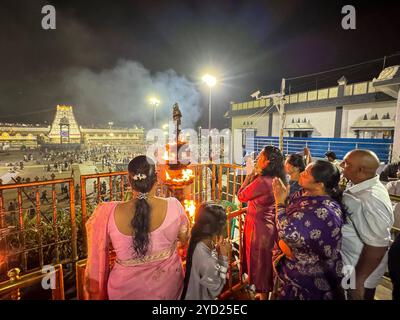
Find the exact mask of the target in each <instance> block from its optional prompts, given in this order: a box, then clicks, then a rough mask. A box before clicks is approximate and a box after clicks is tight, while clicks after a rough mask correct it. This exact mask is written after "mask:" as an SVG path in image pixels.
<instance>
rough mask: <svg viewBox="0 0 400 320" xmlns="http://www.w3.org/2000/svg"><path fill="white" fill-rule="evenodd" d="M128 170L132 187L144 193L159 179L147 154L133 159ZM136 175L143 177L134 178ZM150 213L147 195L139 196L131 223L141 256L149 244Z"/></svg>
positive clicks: (135, 243)
mask: <svg viewBox="0 0 400 320" xmlns="http://www.w3.org/2000/svg"><path fill="white" fill-rule="evenodd" d="M128 172H129V182H130V184H131V186H132V189H133V190H135V191H137V192H140V193H142V194H146V193H148V192H149V191H150V190H151V189H152V188H153V186H154V184H155V183H156V181H157V175H156V168H155V164H154V162H153V161H152V160H151V159H150V158H148V157H146V156H138V157H135V158H134V159H133V160H131V162H129V165H128ZM136 175H139V176H140V177H141V178H140V179H134V177H135V176H136ZM142 177H143V178H142ZM144 177H145V178H144ZM150 214H151V208H150V205H149V203H148V202H147V200H146V197H140V198H138V199H137V200H136V203H135V214H134V216H133V218H132V220H131V225H132V228H133V231H134V235H133V249H134V251H135V253H136V254H137V255H138V256H139V257H143V256H144V255H146V252H147V249H148V246H149V228H150Z"/></svg>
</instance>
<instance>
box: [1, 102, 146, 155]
mask: <svg viewBox="0 0 400 320" xmlns="http://www.w3.org/2000/svg"><path fill="white" fill-rule="evenodd" d="M143 141H144V129H143V128H137V127H135V128H113V127H112V126H109V127H104V128H100V127H94V128H89V127H82V126H79V125H78V122H77V121H76V118H75V116H74V112H73V107H72V106H67V105H57V107H56V113H55V116H54V120H53V122H52V124H51V125H50V126H41V125H28V124H20V125H16V124H0V150H20V149H36V148H38V147H40V146H48V147H57V146H58V147H59V146H62V147H73V146H76V147H79V146H81V145H85V146H92V147H96V146H98V147H101V146H105V145H136V144H143Z"/></svg>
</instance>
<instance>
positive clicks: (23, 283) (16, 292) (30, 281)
mask: <svg viewBox="0 0 400 320" xmlns="http://www.w3.org/2000/svg"><path fill="white" fill-rule="evenodd" d="M20 272H21V270H20V269H18V268H14V269H11V270H10V271H9V272H8V273H7V276H8V277H9V280H7V281H4V282H1V283H0V300H21V299H22V298H24V294H23V293H22V291H23V290H24V289H29V288H31V287H32V286H34V285H39V284H40V285H43V281H45V282H47V280H48V279H49V280H50V277H54V280H50V283H47V284H48V285H49V289H51V299H52V300H64V275H63V267H62V265H61V264H57V265H55V266H53V270H52V271H50V272H42V271H36V272H31V273H29V274H25V275H22V276H20ZM52 281H54V282H53V283H52ZM52 285H54V287H52ZM42 290H43V291H44V290H48V289H44V288H43V286H42ZM36 294H37V292H36Z"/></svg>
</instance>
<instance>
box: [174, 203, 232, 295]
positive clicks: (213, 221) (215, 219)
mask: <svg viewBox="0 0 400 320" xmlns="http://www.w3.org/2000/svg"><path fill="white" fill-rule="evenodd" d="M225 224H226V213H225V209H224V207H223V206H222V205H219V204H216V203H210V202H208V203H207V202H206V203H202V204H201V205H200V207H199V208H198V210H197V213H196V216H195V224H194V225H193V227H192V230H191V235H190V241H189V247H188V250H187V255H186V272H185V279H184V281H183V291H182V295H181V300H184V299H185V296H186V292H187V289H188V285H189V279H190V272H191V269H192V258H193V253H194V250H195V249H196V246H197V244H198V243H199V242H200V241H201V240H203V239H206V238H209V237H211V236H214V235H221V234H222V233H223V231H224V226H225Z"/></svg>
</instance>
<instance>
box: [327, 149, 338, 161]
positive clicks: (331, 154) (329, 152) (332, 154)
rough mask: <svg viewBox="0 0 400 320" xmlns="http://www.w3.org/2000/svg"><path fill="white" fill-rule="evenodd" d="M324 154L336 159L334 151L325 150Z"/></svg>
mask: <svg viewBox="0 0 400 320" xmlns="http://www.w3.org/2000/svg"><path fill="white" fill-rule="evenodd" d="M325 156H327V157H329V158H332V159H333V160H336V158H337V157H336V153H334V152H333V151H327V152H325Z"/></svg>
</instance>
